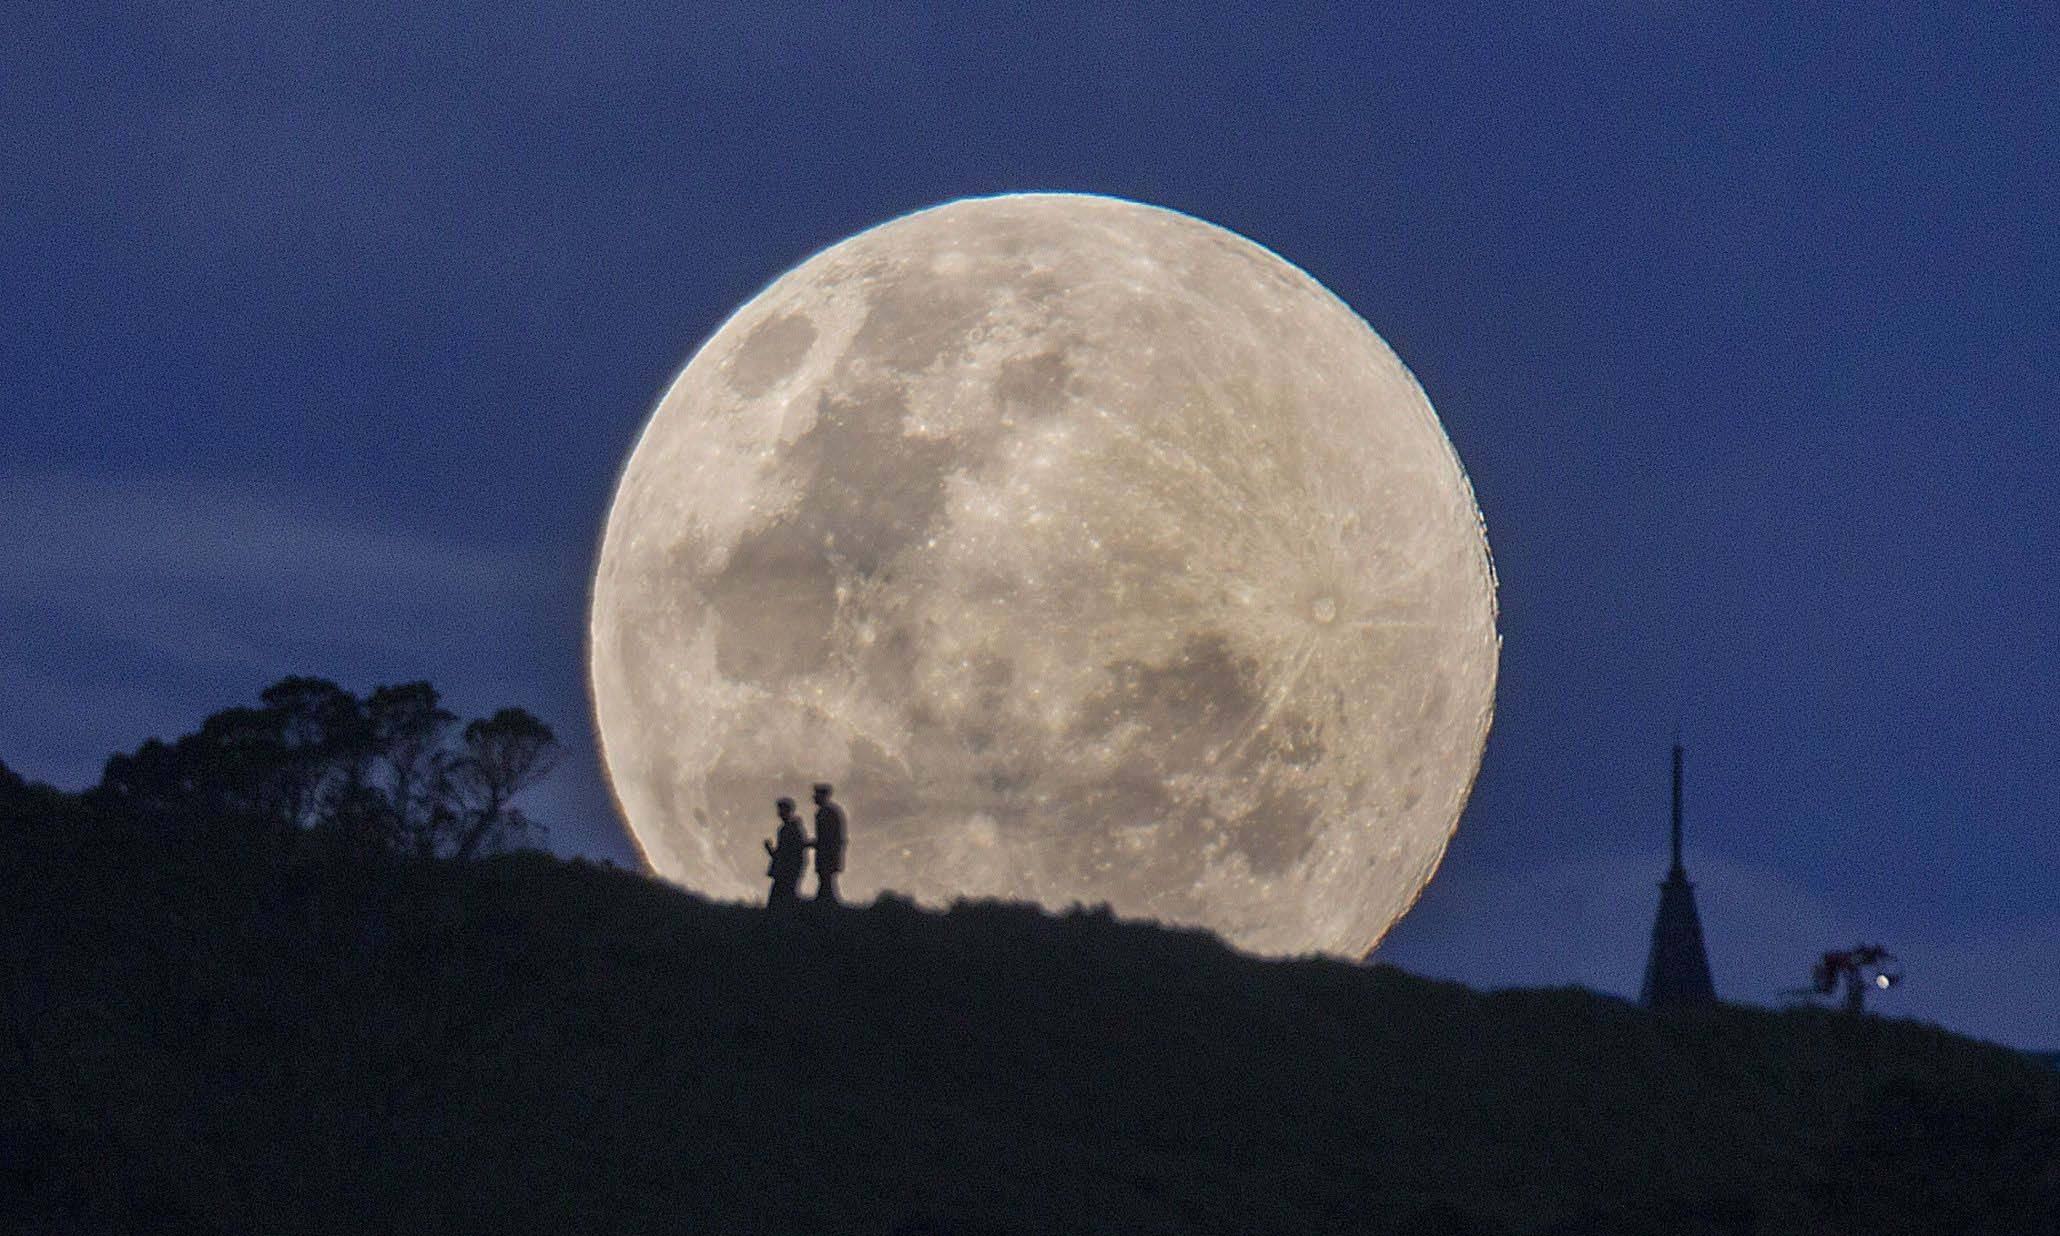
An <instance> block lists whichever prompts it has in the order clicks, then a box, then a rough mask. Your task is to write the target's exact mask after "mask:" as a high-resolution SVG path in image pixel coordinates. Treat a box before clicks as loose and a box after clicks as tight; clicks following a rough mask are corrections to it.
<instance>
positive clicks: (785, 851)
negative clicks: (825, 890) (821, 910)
mask: <svg viewBox="0 0 2060 1236" xmlns="http://www.w3.org/2000/svg"><path fill="white" fill-rule="evenodd" d="M773 805H774V807H775V808H777V809H778V811H779V813H780V831H779V835H778V838H777V840H776V841H767V842H765V843H764V845H765V854H766V857H767V858H768V859H769V860H771V861H769V862H768V863H767V864H766V867H765V874H767V875H769V876H771V877H772V893H771V894H770V895H769V896H767V897H766V899H765V904H766V905H768V906H790V905H793V904H794V903H795V902H796V901H799V900H800V899H801V872H802V870H803V869H804V868H806V867H807V866H808V856H807V855H806V854H803V853H802V851H803V850H806V849H807V848H808V846H809V844H810V843H809V840H808V836H807V834H805V833H803V832H802V831H801V817H800V816H798V815H796V814H794V800H793V799H791V798H782V799H780V800H779V801H778V802H777V803H775V804H773Z"/></svg>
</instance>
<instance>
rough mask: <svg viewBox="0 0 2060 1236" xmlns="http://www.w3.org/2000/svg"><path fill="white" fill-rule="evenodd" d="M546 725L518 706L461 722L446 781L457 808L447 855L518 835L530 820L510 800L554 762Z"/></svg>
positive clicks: (467, 854)
mask: <svg viewBox="0 0 2060 1236" xmlns="http://www.w3.org/2000/svg"><path fill="white" fill-rule="evenodd" d="M558 754H559V749H558V739H557V736H556V735H554V734H552V733H551V727H550V726H547V725H545V724H544V723H543V722H541V721H539V720H537V719H536V718H535V717H533V716H531V715H530V714H529V713H527V712H524V711H523V710H522V709H520V708H503V709H501V710H500V711H499V712H496V713H495V714H494V715H493V716H491V717H488V718H487V719H486V720H484V721H474V722H472V723H471V724H469V725H467V726H466V727H465V752H464V754H463V755H462V756H460V757H459V758H458V760H457V761H456V762H455V763H453V764H452V765H451V768H450V783H451V785H452V786H453V787H454V788H455V790H456V792H457V798H458V801H459V803H460V804H462V811H461V812H460V813H457V814H456V816H455V824H456V831H455V834H454V836H453V840H452V844H451V855H452V857H454V858H458V859H468V858H472V857H473V856H475V855H478V854H482V853H487V852H490V851H492V850H495V849H498V848H502V847H503V846H505V845H508V844H510V843H513V842H517V841H520V840H521V839H522V838H523V837H524V836H525V835H526V834H527V833H528V832H529V831H530V830H531V829H532V828H533V827H535V825H534V824H533V822H532V821H530V820H528V819H527V818H526V817H524V816H523V815H522V813H521V812H520V811H519V810H517V809H516V808H514V807H512V806H510V800H512V799H513V798H514V797H515V796H516V795H517V794H520V793H521V792H522V791H523V790H526V789H528V788H529V787H530V786H532V785H535V784H536V783H537V782H539V781H541V780H543V779H544V778H545V777H546V776H548V775H550V772H551V770H552V769H553V768H555V767H557V764H558Z"/></svg>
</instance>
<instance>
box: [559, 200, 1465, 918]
mask: <svg viewBox="0 0 2060 1236" xmlns="http://www.w3.org/2000/svg"><path fill="white" fill-rule="evenodd" d="M1495 620H1496V609H1495V579H1494V571H1493V567H1492V565H1491V562H1490V559H1489V555H1488V547H1487V540H1486V536H1485V534H1484V531H1483V528H1482V524H1481V518H1480V512H1479V510H1478V508H1477V507H1476V506H1475V503H1474V498H1473V491H1472V489H1471V487H1470V486H1469V484H1468V482H1467V479H1466V474H1465V472H1464V471H1463V470H1462V469H1461V467H1460V464H1459V460H1458V457H1457V456H1456V455H1455V454H1454V452H1453V450H1452V446H1451V444H1450V442H1448V441H1447V439H1446V437H1445V434H1444V431H1443V429H1442V428H1441V427H1440V426H1439V424H1438V420H1437V417H1436V415H1435V414H1434V413H1433V412H1432V410H1431V406H1430V402H1429V400H1428V399H1426V398H1425V396H1424V393H1423V391H1422V389H1421V388H1420V387H1419V386H1418V385H1417V384H1416V382H1415V380H1414V379H1413V378H1412V377H1411V376H1410V374H1409V372H1408V371H1407V370H1406V369H1405V368H1404V367H1403V365H1402V363H1401V361H1400V360H1399V359H1397V358H1396V356H1395V354H1394V353H1393V352H1392V351H1391V350H1389V348H1388V347H1387V345H1386V344H1384V343H1383V342H1382V341H1381V339H1380V338H1379V336H1377V335H1375V334H1374V333H1373V331H1372V330H1371V329H1370V328H1369V327H1368V326H1367V325H1366V323H1365V322H1363V321H1361V320H1360V319H1359V318H1358V317H1357V316H1356V315H1355V314H1354V313H1353V312H1352V311H1351V310H1350V309H1349V308H1347V307H1346V306H1345V305H1344V304H1343V302H1341V301H1339V300H1338V299H1337V298H1336V297H1334V296H1332V295H1331V294H1330V293H1329V292H1328V291H1326V290H1325V289H1324V288H1323V287H1322V286H1321V285H1320V284H1318V283H1317V282H1316V281H1315V280H1314V279H1312V278H1310V277H1309V276H1308V275H1306V274H1304V273H1303V272H1302V271H1301V270H1299V269H1298V268H1296V267H1295V266H1293V265H1290V264H1289V263H1288V262H1286V261H1284V260H1282V259H1281V258H1280V257H1278V256H1276V255H1274V254H1273V253H1271V252H1269V251H1268V250H1266V249H1263V248H1261V247H1259V246H1258V245H1256V244H1253V243H1252V242H1250V241H1248V240H1245V239H1243V238H1242V237H1240V236H1237V235H1235V234H1234V233H1231V232H1228V231H1225V230H1223V229H1221V228H1218V227H1215V226H1213V225H1211V224H1208V223H1204V222H1202V221H1200V220H1197V219H1194V218H1191V217H1189V216H1186V215H1182V214H1178V213H1175V212H1173V211H1169V210H1163V209H1160V208H1157V207H1152V206H1146V205H1141V204H1138V203H1135V202H1127V201H1122V200H1118V199H1113V198H1106V197H1095V196H1086V195H1075V194H1019V195H1011V196H1005V197H994V198H979V199H971V200H965V201H957V202H951V203H948V204H946V205H943V206H938V207H935V208H932V209H929V210H924V211H920V212H917V213H915V214H912V215H907V216H904V217H902V218H899V219H895V220H892V221H890V222H887V223H884V224H881V225H880V226H878V227H875V228H872V229H870V230H868V231H866V232H863V233H860V234H859V235H857V236H853V237H851V238H850V239H848V240H845V241H843V242H842V243H840V244H837V245H835V246H833V247H831V248H829V249H826V250H824V251H822V252H820V253H818V254H816V255H815V256H814V257H811V258H810V259H808V260H807V261H806V262H804V263H802V264H801V265H800V266H798V267H796V268H795V269H794V270H793V271H791V272H790V273H788V274H787V275H785V276H784V277H782V278H781V279H779V280H778V281H777V282H775V283H773V284H772V285H771V286H770V287H768V288H767V289H765V291H763V292H762V293H760V294H759V295H758V296H756V297H755V298H753V299H752V300H751V301H750V302H749V303H748V304H746V305H744V306H743V308H741V309H739V310H738V311H737V312H736V313H735V315H734V316H732V317H731V318H730V319H729V320H728V321H727V322H725V323H724V324H723V326H722V328H721V329H720V330H718V331H717V332H716V333H715V335H714V336H713V337H712V338H710V339H709V340H708V342H707V343H706V344H705V345H704V346H703V347H702V348H701V349H700V350H699V352H697V353H696V354H695V355H694V357H693V359H692V360H691V361H690V362H689V363H688V365H687V366H686V368H685V369H684V370H683V371H682V372H681V373H680V375H679V377H678V378H677V379H676V380H675V381H674V382H673V384H672V386H671V388H670V389H669V390H668V391H667V392H666V394H665V396H664V398H663V399H662V400H661V401H660V403H659V405H658V407H657V410H656V411H655V412H654V413H653V415H652V417H651V420H650V422H649V424H648V425H647V426H646V427H645V429H644V432H643V436H642V438H641V439H640V440H639V441H638V443H637V446H636V450H635V452H634V453H633V454H632V456H631V458H630V460H629V463H628V465H627V467H626V468H625V469H624V472H623V474H622V478H621V481H620V484H619V486H618V489H617V491H616V495H615V500H614V504H613V506H612V508H611V510H610V512H609V515H608V522H607V531H606V533H605V536H604V538H603V542H602V548H601V557H600V564H599V568H598V571H597V574H596V578H595V581H594V592H593V612H592V629H591V632H590V652H591V657H592V666H591V669H592V688H593V697H594V706H595V713H596V717H597V721H598V725H599V730H600V738H601V746H602V751H603V755H604V758H605V761H606V765H607V769H608V773H609V777H610V780H611V782H612V784H613V787H614V790H615V794H616V797H617V800H618V802H619V804H620V806H621V809H622V811H623V813H624V815H625V817H626V819H627V820H628V823H629V826H630V828H631V830H632V832H633V833H634V835H635V837H636V839H637V842H638V844H639V846H640V847H641V848H642V850H643V852H644V855H645V857H646V859H647V860H648V861H649V863H650V864H651V866H652V867H653V868H654V869H655V870H656V871H657V872H658V873H659V874H660V875H662V876H664V877H666V878H668V879H671V880H673V881H676V882H678V883H680V884H683V885H685V886H687V887H689V888H692V889H695V890H698V891H700V892H703V893H706V894H709V895H711V896H715V897H721V898H739V899H744V898H749V899H754V900H755V899H760V898H762V897H763V896H764V890H765V884H766V881H765V878H764V871H765V855H764V851H763V850H762V849H761V848H760V845H759V842H760V840H761V839H762V838H765V837H768V836H770V835H771V834H772V832H773V829H774V825H775V823H776V821H775V818H774V814H773V809H772V803H773V799H774V798H775V797H777V796H779V795H782V794H785V795H791V796H793V797H795V798H796V799H797V800H801V801H804V802H805V800H806V796H807V788H808V785H809V783H810V782H812V781H817V780H827V781H832V782H835V783H836V786H837V798H838V800H839V801H840V802H842V803H843V804H844V805H845V808H846V811H847V812H848V814H849V816H850V821H851V828H850V838H851V844H850V851H849V855H848V858H847V863H846V866H847V870H846V872H845V874H844V890H845V893H846V896H847V897H851V898H856V899H858V900H861V901H864V900H869V899H870V898H871V897H872V896H873V895H874V894H875V893H876V892H878V891H881V890H895V891H898V892H901V893H904V894H906V895H908V896H911V897H913V898H915V899H916V900H918V901H921V902H925V903H930V904H945V903H949V902H950V901H952V900H954V899H956V898H959V897H1001V898H1008V899H1021V900H1031V901H1035V902H1038V903H1041V904H1044V905H1047V906H1051V907H1055V908H1056V907H1062V906H1066V905H1069V904H1073V903H1084V904H1098V903H1103V902H1106V903H1107V904H1108V905H1109V906H1110V907H1111V908H1112V909H1113V910H1114V911H1115V912H1116V913H1118V914H1121V915H1124V916H1126V917H1140V918H1154V919H1159V920H1162V921H1166V922H1169V923H1178V924H1185V925H1193V926H1201V927H1206V928H1209V929H1212V930H1214V931H1216V932H1218V933H1219V934H1221V935H1222V936H1224V937H1225V938H1226V939H1228V940H1229V941H1230V942H1231V943H1233V944H1234V945H1237V946H1238V947H1241V948H1244V949H1247V950H1250V951H1253V952H1258V953H1266V954H1294V953H1307V952H1325V953H1336V954H1344V955H1349V956H1358V955H1361V954H1363V953H1365V952H1366V951H1367V950H1368V949H1369V948H1371V947H1372V946H1373V945H1374V944H1375V943H1376V942H1378V940H1379V939H1380V937H1381V935H1382V934H1383V933H1384V932H1385V931H1386V930H1387V929H1388V927H1389V926H1390V925H1391V924H1392V923H1393V922H1394V921H1395V920H1396V919H1397V918H1399V917H1400V916H1401V915H1402V914H1403V913H1404V912H1405V911H1407V909H1408V908H1409V906H1410V904H1411V903H1412V902H1413V901H1414V900H1415V899H1416V897H1417V895H1418V893H1419V892H1421V890H1422V889H1423V887H1424V885H1425V884H1426V883H1427V882H1428V881H1429V879H1430V877H1431V874H1432V873H1433V872H1434V871H1435V870H1436V868H1437V865H1438V861H1439V859H1440V858H1441V857H1442V855H1443V854H1444V851H1445V847H1446V844H1447V843H1448V842H1449V841H1450V839H1451V837H1452V834H1453V831H1454V829H1455V828H1456V827H1457V824H1458V820H1459V815H1460V811H1461V809H1462V808H1463V807H1464V806H1465V803H1466V798H1467V794H1468V792H1469V790H1470V789H1471V787H1472V784H1473V779H1474V776H1475V774H1476V772H1477V771H1478V769H1479V766H1480V758H1481V751H1482V746H1483V744H1484V742H1485V741H1486V737H1487V732H1488V725H1489V720H1490V716H1491V714H1492V711H1493V704H1494V690H1495V674H1496V662H1497V656H1498V653H1499V649H1500V642H1499V638H1498V636H1497V634H1496V629H1495Z"/></svg>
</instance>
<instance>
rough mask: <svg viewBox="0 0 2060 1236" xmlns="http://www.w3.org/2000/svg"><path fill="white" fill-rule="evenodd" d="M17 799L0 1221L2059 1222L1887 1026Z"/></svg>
mask: <svg viewBox="0 0 2060 1236" xmlns="http://www.w3.org/2000/svg"><path fill="white" fill-rule="evenodd" d="M11 792H12V793H13V796H14V799H13V800H14V801H15V802H16V803H17V808H16V810H15V812H14V814H13V816H12V817H11V818H6V819H4V820H0V846H4V849H0V872H4V874H0V930H4V931H5V933H6V939H7V941H8V949H7V956H8V967H9V972H8V975H7V982H6V992H7V1001H8V1003H7V1006H6V1010H5V1012H6V1023H5V1024H6V1030H7V1037H6V1039H5V1044H4V1048H0V1050H4V1053H5V1055H4V1057H0V1216H4V1221H5V1222H6V1223H8V1224H11V1225H13V1226H14V1227H15V1228H16V1229H18V1230H24V1231H45V1232H107V1231H134V1232H146V1231H147V1232H188V1231H190V1232H236V1233H301V1232H308V1233H315V1232H415V1231H420V1232H453V1233H457V1232H495V1233H519V1232H552V1233H559V1232H589V1231H591V1232H747V1233H748V1232H767V1233H772V1232H796V1233H801V1232H828V1233H844V1232H850V1233H903V1234H912V1233H960V1232H965V1233H1043V1232H1051V1233H1061V1232H1063V1233H1083V1232H1140V1233H1143V1232H1297V1233H1303V1232H1334V1231H1335V1232H1389V1231H1393V1232H1411V1233H1421V1232H1448V1233H1454V1232H1480V1233H1545V1232H1564V1233H1573V1232H1583V1233H1597V1232H1667V1233H1695V1232H1855V1233H1857V1232H1868V1233H1887V1232H1948V1231H1950V1232H1998V1233H2000V1232H2010V1233H2023V1232H2031V1231H2055V1230H2060V1076H2056V1075H2055V1074H2053V1073H2052V1072H2051V1071H2049V1070H2047V1069H2045V1068H2042V1067H2040V1066H2039V1065H2037V1064H2035V1063H2033V1062H2032V1061H2030V1060H2029V1059H2027V1058H2026V1057H2024V1056H2021V1055H2019V1054H2017V1053H2014V1052H2011V1051H2007V1050H2005V1049H2002V1048H1999V1047H1994V1046H1989V1045H1984V1044H1980V1043H1976V1042H1972V1041H1969V1040H1966V1039H1962V1038H1958V1037H1956V1036H1953V1035H1951V1034H1947V1033H1945V1032H1943V1031H1940V1030H1938V1029H1935V1028H1931V1027H1926V1026H1922V1025H1916V1024H1911V1023H1905V1022H1898V1021H1890V1020H1881V1019H1875V1018H1853V1017H1847V1016H1842V1015H1839V1014H1836V1013H1831V1012H1825V1011H1815V1010H1796V1011H1789V1012H1770V1011H1765V1010H1755V1009H1746V1008H1730V1007H1719V1008H1715V1009H1711V1010H1707V1011H1703V1012H1695V1013H1687V1014H1682V1015H1673V1016H1664V1017H1663V1016H1655V1015H1652V1014H1649V1013H1647V1012H1645V1011H1643V1010H1640V1009H1638V1008H1636V1007H1633V1006H1631V1005H1628V1004H1626V1003H1624V1002H1622V1001H1618V1000H1614V999H1610V998H1606V997H1602V996H1598V995H1595V994H1592V993H1589V992H1585V991H1580V990H1574V989H1567V990H1550V991H1515V992H1500V993H1494V994H1482V993H1479V992H1475V991H1472V990H1469V989H1467V988H1464V987H1461V986H1457V985H1454V984H1449V983H1439V982H1431V981H1426V980H1423V979H1419V978H1415V977H1411V976H1409V975H1407V974H1404V973H1401V972H1399V971H1396V970H1394V969H1392V968H1388V967H1383V966H1371V967H1366V966H1356V965H1350V964H1345V963H1341V962H1335V961H1326V960H1302V961H1263V960H1257V959H1253V958H1249V957H1246V956H1242V955H1240V954H1237V953H1234V952H1232V951H1230V950H1229V949H1227V948H1226V947H1224V946H1223V945H1222V944H1221V943H1219V942H1218V941H1216V940H1215V939H1214V938H1213V937H1210V936H1207V935H1205V934H1202V933H1197V932H1189V931H1176V930H1167V929H1162V928H1159V927H1155V926H1150V925H1141V924H1135V923H1128V922H1122V921H1117V920H1114V919H1112V918H1111V917H1109V916H1108V915H1107V914H1106V913H1105V912H1098V911H1093V910H1083V911H1076V912H1073V913H1068V914H1060V915H1052V914H1047V913H1043V912H1040V911H1038V910H1036V909H1034V908H1030V907H1025V906H1018V905H1006V904H995V903H966V904H961V905H959V906H956V907H954V908H953V909H951V910H950V911H949V912H930V911H924V910H921V909H918V908H916V907H914V906H911V905H909V904H907V903H906V902H902V901H898V900H895V899H892V898H883V899H881V900H880V901H878V902H876V903H875V904H873V905H871V906H869V907H862V908H849V909H832V910H828V911H823V910H818V909H815V908H813V907H804V908H802V909H801V910H800V911H799V912H795V913H792V914H790V915H786V916H783V917H782V916H769V915H768V914H766V913H765V912H764V911H762V910H759V909H756V908H752V907H740V906H731V905H722V904H712V903H709V902H706V901H704V900H702V899H699V898H697V897H695V896H692V895H690V894H687V893H684V892H680V891H678V890H675V889H673V888H670V887H667V886H664V885H662V884H660V883H658V882H656V881H654V880H652V879H649V878H647V877H645V876H642V875H639V874H636V873H632V872H627V871H621V870H616V869H612V868H609V867H606V866H597V865H593V864H589V863H587V862H583V861H579V860H572V861H562V860H559V859H555V858H552V857H549V856H547V855H544V854H540V853H535V852H515V853H509V854H504V855H501V856H498V857H493V858H488V859H485V860H483V861H476V862H472V863H459V862H455V861H449V860H437V859H417V858H405V857H397V856H394V855H391V854H386V853H374V852H366V851H363V850H358V849H350V848H347V847H342V846H339V845H336V844H334V843H333V842H332V841H330V840H329V839H326V838H325V837H324V836H323V835H321V834H319V833H310V832H303V833H299V834H290V833H289V834H278V833H261V834H249V833H235V832H211V831H209V830H206V829H198V830H166V829H163V828H149V827H143V826H140V825H137V824H134V823H127V822H123V821H121V820H109V819H102V818H96V817H93V816H92V814H91V813H90V812H88V811H86V810H84V809H83V808H81V807H80V806H79V805H78V803H77V801H76V800H73V799H70V798H68V797H67V796H63V795H57V794H55V793H54V792H49V791H47V790H39V789H37V788H36V787H23V786H21V784H20V782H19V781H18V779H17V780H15V782H14V784H13V789H12V791H11Z"/></svg>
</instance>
